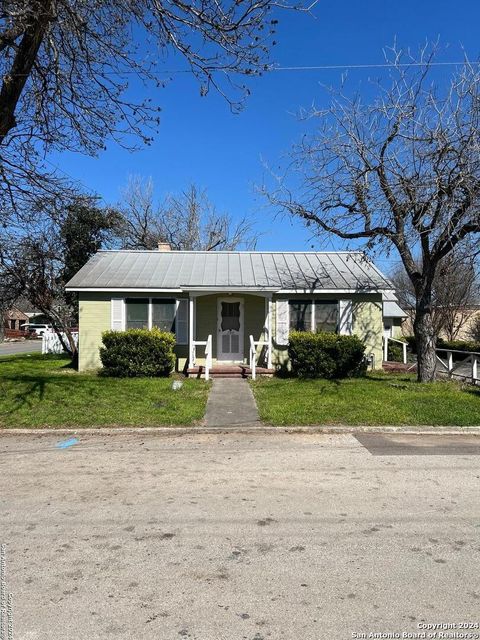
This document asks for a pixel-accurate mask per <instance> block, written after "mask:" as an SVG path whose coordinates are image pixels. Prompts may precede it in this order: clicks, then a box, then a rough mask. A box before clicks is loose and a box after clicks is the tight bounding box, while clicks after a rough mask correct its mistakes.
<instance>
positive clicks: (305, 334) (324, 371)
mask: <svg viewBox="0 0 480 640" xmlns="http://www.w3.org/2000/svg"><path fill="white" fill-rule="evenodd" d="M288 355H289V357H290V362H291V364H292V372H293V373H294V375H296V376H298V377H299V378H326V379H335V378H348V377H352V376H358V375H362V374H364V373H365V371H366V364H365V360H364V356H365V345H364V344H363V342H362V341H361V340H360V338H358V337H357V336H347V335H339V334H337V333H312V332H310V331H291V332H290V336H289V345H288Z"/></svg>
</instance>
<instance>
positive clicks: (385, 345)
mask: <svg viewBox="0 0 480 640" xmlns="http://www.w3.org/2000/svg"><path fill="white" fill-rule="evenodd" d="M389 340H391V341H392V342H398V343H399V344H401V345H402V351H403V354H402V356H403V364H407V343H406V342H404V341H403V340H397V338H391V337H390V336H384V338H383V359H384V361H385V362H386V361H387V360H388V341H389Z"/></svg>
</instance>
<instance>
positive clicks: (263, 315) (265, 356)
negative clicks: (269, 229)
mask: <svg viewBox="0 0 480 640" xmlns="http://www.w3.org/2000/svg"><path fill="white" fill-rule="evenodd" d="M391 289H392V284H391V283H390V282H389V281H388V280H387V278H386V277H385V276H384V275H383V274H382V273H381V272H380V271H379V270H378V269H377V268H376V267H375V265H374V264H373V263H372V262H370V261H369V260H368V259H366V258H365V256H364V254H362V253H360V252H321V253H316V252H298V253H294V252H257V251H245V252H242V251H218V252H213V251H212V252H206V251H205V252H204V251H171V250H170V249H169V247H168V245H165V244H163V243H161V244H160V245H159V250H158V251H125V250H119V251H99V252H98V253H96V254H95V255H94V256H93V257H92V258H91V259H90V260H89V261H88V262H87V264H86V265H85V266H84V267H83V268H82V269H80V271H79V272H78V273H77V274H76V275H75V276H74V277H73V278H72V280H70V282H69V283H68V284H67V291H72V292H73V291H74V292H77V293H78V295H79V368H80V370H87V369H94V368H97V367H99V366H100V358H99V347H100V346H101V341H102V332H104V331H106V330H108V329H113V330H123V329H131V328H143V327H146V328H150V327H153V326H157V327H160V328H161V329H164V330H168V331H173V332H174V333H175V335H176V343H177V344H176V356H177V366H176V368H177V370H179V371H187V369H188V368H190V369H191V368H193V367H194V366H195V365H199V364H202V363H203V362H204V358H205V353H204V351H205V348H207V350H210V355H211V358H212V360H213V364H214V365H220V364H222V363H229V364H231V363H236V364H248V363H249V354H250V349H251V347H252V341H253V343H254V344H253V349H252V353H253V354H254V355H255V359H256V361H257V363H258V365H259V366H263V367H265V368H267V369H277V368H280V367H283V366H286V365H287V363H288V353H287V348H288V336H289V331H290V330H291V329H300V330H313V331H334V332H335V331H337V332H340V333H343V334H351V333H354V334H356V335H358V336H359V337H360V338H361V339H362V340H363V341H364V342H365V345H366V354H367V355H368V356H371V357H372V363H373V366H375V367H381V365H382V339H383V313H382V305H383V298H384V296H385V295H388V294H390V295H391ZM209 336H210V338H209ZM196 343H203V344H196ZM206 343H208V345H207V344H206Z"/></svg>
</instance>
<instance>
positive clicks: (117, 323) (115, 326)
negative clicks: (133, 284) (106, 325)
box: [111, 298, 123, 331]
mask: <svg viewBox="0 0 480 640" xmlns="http://www.w3.org/2000/svg"><path fill="white" fill-rule="evenodd" d="M111 309H112V322H111V327H112V331H122V330H123V298H112V303H111Z"/></svg>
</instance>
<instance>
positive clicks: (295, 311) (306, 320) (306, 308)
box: [288, 300, 312, 331]
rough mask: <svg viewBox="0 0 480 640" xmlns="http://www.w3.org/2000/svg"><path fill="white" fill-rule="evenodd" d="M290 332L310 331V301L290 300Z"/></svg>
mask: <svg viewBox="0 0 480 640" xmlns="http://www.w3.org/2000/svg"><path fill="white" fill-rule="evenodd" d="M288 304H289V309H290V331H311V330H312V301H311V300H290V301H289V303H288Z"/></svg>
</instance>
